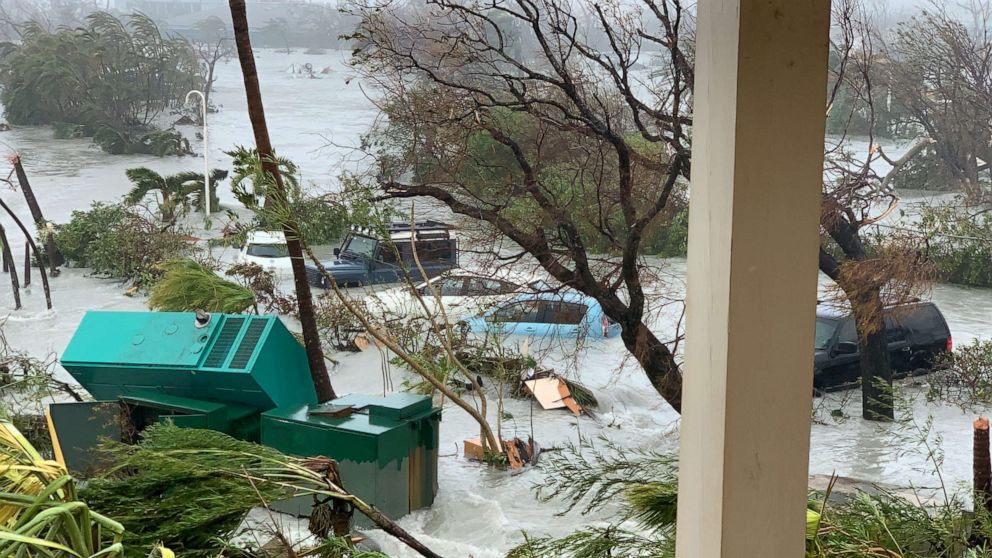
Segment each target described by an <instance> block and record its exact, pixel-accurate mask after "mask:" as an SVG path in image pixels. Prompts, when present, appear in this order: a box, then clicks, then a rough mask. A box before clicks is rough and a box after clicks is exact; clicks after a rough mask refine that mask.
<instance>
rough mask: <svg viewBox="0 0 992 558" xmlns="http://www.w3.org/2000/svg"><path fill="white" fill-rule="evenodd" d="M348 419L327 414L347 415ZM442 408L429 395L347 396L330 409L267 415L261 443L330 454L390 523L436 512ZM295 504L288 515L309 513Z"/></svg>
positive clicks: (348, 483)
mask: <svg viewBox="0 0 992 558" xmlns="http://www.w3.org/2000/svg"><path fill="white" fill-rule="evenodd" d="M348 407H350V408H351V410H352V412H351V413H350V414H347V413H345V414H346V416H339V417H333V416H328V415H325V414H323V413H325V412H327V411H328V410H329V409H330V410H334V411H335V412H340V410H342V409H344V410H345V411H347V408H348ZM440 421H441V410H440V409H436V408H434V407H433V406H432V404H431V400H430V398H428V397H424V396H420V395H413V394H408V393H396V394H392V395H389V396H386V397H379V396H371V395H348V396H345V397H341V398H338V399H335V400H334V401H331V402H329V403H327V404H324V405H298V406H295V407H280V408H278V409H273V410H271V411H266V412H265V413H263V414H262V443H263V444H265V445H267V446H271V447H273V448H275V449H278V450H280V451H282V452H283V453H288V454H291V455H300V456H306V455H326V456H329V457H333V458H334V459H336V460H337V461H338V463H339V466H340V470H341V479H342V482H344V485H345V488H347V489H348V490H349V491H350V492H352V493H353V494H355V495H356V496H358V497H360V498H362V499H363V500H365V501H367V502H369V503H371V504H374V505H375V506H376V507H378V508H379V509H380V510H381V511H382V512H383V513H385V514H386V515H387V516H389V517H400V516H403V515H406V514H407V513H408V512H410V511H412V510H415V509H419V508H422V507H426V506H430V505H431V504H433V502H434V495H435V494H436V493H437V457H438V431H439V426H440ZM309 505H310V502H309V501H308V500H306V499H296V500H295V501H294V502H291V503H289V504H288V505H285V506H280V509H281V510H282V511H287V512H290V513H296V514H297V515H305V514H306V513H307V510H308V509H309Z"/></svg>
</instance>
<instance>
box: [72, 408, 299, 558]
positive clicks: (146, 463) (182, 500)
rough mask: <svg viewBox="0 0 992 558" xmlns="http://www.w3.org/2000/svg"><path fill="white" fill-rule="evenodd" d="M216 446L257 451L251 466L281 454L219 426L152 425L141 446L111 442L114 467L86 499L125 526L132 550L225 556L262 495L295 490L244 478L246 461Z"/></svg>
mask: <svg viewBox="0 0 992 558" xmlns="http://www.w3.org/2000/svg"><path fill="white" fill-rule="evenodd" d="M214 450H224V451H231V452H239V454H240V455H242V456H246V455H252V456H255V459H254V460H251V462H250V463H248V464H245V465H254V466H256V467H258V466H263V465H264V464H265V461H264V460H266V459H272V458H278V457H279V456H280V454H279V452H277V451H275V450H273V449H270V448H267V447H265V446H259V445H257V444H252V443H249V442H241V441H237V440H234V439H232V438H229V437H227V436H225V435H224V434H221V433H219V432H213V431H210V430H194V429H187V428H178V427H176V426H172V425H158V426H152V427H150V428H148V429H146V430H144V431H143V432H142V442H141V443H140V444H138V445H133V446H130V445H124V444H120V443H112V444H110V445H107V446H105V447H104V448H103V452H105V454H106V455H107V457H108V461H107V462H109V463H113V467H112V468H110V469H109V470H108V471H105V472H104V473H102V474H101V475H100V476H99V477H98V478H95V479H92V480H91V481H90V482H89V483H88V484H87V485H86V488H84V489H83V490H82V491H81V493H80V497H81V498H82V500H83V501H85V502H87V503H89V505H90V506H91V507H92V508H93V509H94V510H96V511H98V512H100V513H105V514H107V515H109V516H110V517H113V518H114V519H116V520H117V521H119V522H121V524H123V525H124V527H125V528H126V532H125V535H124V543H125V549H126V551H125V556H129V557H142V558H143V556H144V554H142V549H147V548H148V547H150V546H152V545H155V544H159V543H161V544H164V545H165V546H166V547H168V548H169V549H171V550H173V551H174V552H175V553H176V555H177V556H189V557H201V558H208V557H209V558H212V557H214V556H220V555H222V552H221V551H222V550H224V549H225V547H226V545H227V541H228V540H229V539H230V538H231V536H232V535H234V534H235V530H236V529H237V527H238V525H239V524H240V523H241V521H242V520H243V519H244V517H245V515H246V514H247V513H248V511H249V510H250V509H251V508H253V507H255V506H257V505H260V504H261V501H262V499H264V500H265V501H267V502H274V501H277V500H280V499H284V498H286V497H287V496H288V495H289V490H287V489H285V488H282V487H279V486H276V485H275V484H272V483H258V484H257V485H256V486H253V485H252V484H251V483H249V482H247V481H246V480H245V479H244V478H242V477H240V476H239V473H241V472H242V469H241V468H240V466H241V465H242V464H237V463H235V462H233V460H231V458H230V457H229V456H225V455H218V454H216V453H213V452H214ZM169 452H172V453H171V454H170V453H169ZM177 454H178V455H177Z"/></svg>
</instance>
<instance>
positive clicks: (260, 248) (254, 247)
mask: <svg viewBox="0 0 992 558" xmlns="http://www.w3.org/2000/svg"><path fill="white" fill-rule="evenodd" d="M247 253H248V255H249V256H255V257H257V258H288V257H289V247H288V246H286V245H285V244H249V245H248V252H247Z"/></svg>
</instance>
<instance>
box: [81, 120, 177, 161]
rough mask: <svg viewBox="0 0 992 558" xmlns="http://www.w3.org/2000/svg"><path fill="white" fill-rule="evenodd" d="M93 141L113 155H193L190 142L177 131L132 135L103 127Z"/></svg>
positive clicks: (155, 131) (95, 134)
mask: <svg viewBox="0 0 992 558" xmlns="http://www.w3.org/2000/svg"><path fill="white" fill-rule="evenodd" d="M93 141H94V142H95V143H96V144H97V145H99V146H100V148H101V149H103V150H104V151H106V152H107V153H110V154H111V155H123V154H140V155H155V156H158V157H165V156H168V155H191V154H192V153H193V151H192V149H190V146H189V140H188V139H186V138H184V137H183V135H182V134H180V133H179V132H178V131H176V130H152V131H150V132H145V133H141V132H138V133H131V132H128V131H125V130H120V129H117V128H113V127H110V126H101V127H99V128H98V129H97V131H96V133H94V134H93Z"/></svg>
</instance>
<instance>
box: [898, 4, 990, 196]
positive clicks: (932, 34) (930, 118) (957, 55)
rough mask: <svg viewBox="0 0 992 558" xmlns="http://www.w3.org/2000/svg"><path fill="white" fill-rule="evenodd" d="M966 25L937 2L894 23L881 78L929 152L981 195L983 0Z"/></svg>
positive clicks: (985, 91)
mask: <svg viewBox="0 0 992 558" xmlns="http://www.w3.org/2000/svg"><path fill="white" fill-rule="evenodd" d="M970 11H971V13H972V14H973V17H974V20H975V22H974V25H973V27H972V28H969V26H968V25H966V24H965V23H963V22H961V21H959V20H958V19H957V18H956V17H955V16H953V15H951V14H950V13H949V12H948V11H947V7H946V6H944V5H943V4H941V3H934V5H933V7H932V8H931V9H929V10H927V11H924V12H922V13H920V14H918V15H917V16H915V17H913V18H912V19H910V20H909V21H906V22H904V23H902V24H901V25H899V26H898V27H897V28H896V32H895V37H894V39H893V40H892V41H891V43H890V45H889V48H888V49H887V52H886V54H887V64H886V65H885V69H886V70H887V71H886V72H885V74H886V78H887V79H888V80H890V81H891V83H892V91H893V94H894V97H895V100H896V102H897V103H899V104H900V105H902V106H903V107H904V108H905V111H906V113H907V115H908V120H909V122H910V123H911V124H912V125H914V126H915V127H917V128H918V129H919V130H920V131H921V132H922V133H923V134H925V135H926V136H927V137H929V138H930V139H931V140H933V143H932V144H931V145H929V146H927V151H928V152H929V153H928V154H929V155H932V156H934V157H935V158H936V160H938V161H939V162H940V163H941V165H940V166H941V168H942V169H943V170H944V171H945V173H946V176H948V177H949V178H950V180H952V181H953V182H954V183H956V184H955V185H956V186H957V187H958V188H959V189H961V190H962V191H963V192H965V194H966V195H967V196H968V197H969V198H970V199H971V201H978V202H983V201H988V193H987V188H983V187H982V183H983V182H985V183H987V182H988V179H989V178H990V177H992V175H990V176H983V174H984V173H988V172H989V171H990V167H989V163H990V162H992V21H990V19H989V18H990V4H989V2H988V0H974V2H972V4H971V7H970Z"/></svg>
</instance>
